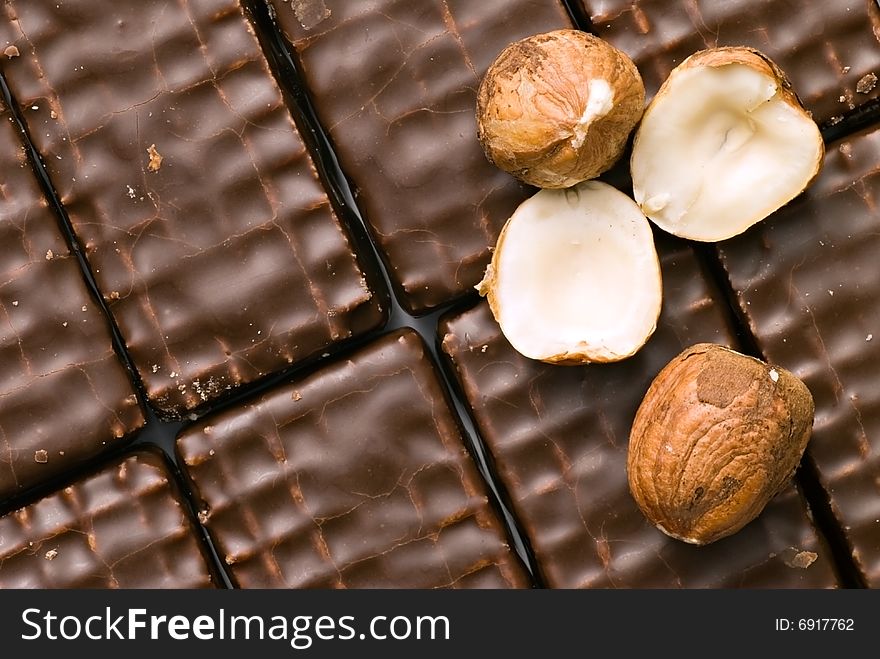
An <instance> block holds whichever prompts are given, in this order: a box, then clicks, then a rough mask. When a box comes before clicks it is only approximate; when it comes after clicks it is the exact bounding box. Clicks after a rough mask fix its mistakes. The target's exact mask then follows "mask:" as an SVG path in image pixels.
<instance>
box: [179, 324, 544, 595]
mask: <svg viewBox="0 0 880 659" xmlns="http://www.w3.org/2000/svg"><path fill="white" fill-rule="evenodd" d="M178 451H179V454H180V457H181V458H182V462H183V464H184V465H185V467H186V471H187V472H188V473H189V475H190V477H191V479H192V482H193V486H194V493H195V496H196V498H197V499H198V501H199V502H200V505H202V506H204V510H203V512H202V513H201V514H200V518H201V519H202V521H203V523H204V524H205V525H206V526H207V528H208V530H209V531H210V533H211V535H212V536H213V538H214V540H215V543H216V546H217V547H218V553H219V554H220V556H221V557H224V558H225V561H226V563H227V564H228V566H229V570H230V572H231V573H232V576H233V578H234V580H235V581H236V582H237V584H238V585H239V586H241V587H245V588H251V587H265V588H283V587H336V588H341V587H350V588H356V587H371V588H381V587H413V588H415V587H421V588H433V587H458V588H464V587H495V588H500V587H511V586H527V585H528V580H527V577H526V575H525V573H524V571H523V568H522V566H521V565H520V563H519V560H518V558H517V557H516V556H515V554H514V553H513V552H512V551H511V550H510V549H509V547H508V544H507V540H506V538H505V531H504V529H503V527H502V525H501V523H500V521H499V518H498V516H497V515H496V513H495V511H494V509H493V508H492V507H491V506H490V504H489V503H488V500H487V494H486V488H485V485H484V483H483V481H482V480H481V479H480V476H479V474H478V473H477V470H476V468H475V467H474V465H473V464H472V462H471V458H470V456H469V455H468V453H467V451H466V450H465V447H464V444H463V442H462V437H461V434H460V431H459V428H458V426H457V425H456V421H455V419H454V417H453V415H452V413H451V411H450V410H449V407H448V406H447V402H446V398H445V396H444V393H443V391H442V389H441V387H440V385H439V382H438V380H437V374H436V373H435V372H434V369H433V366H432V364H431V361H430V357H429V355H428V353H427V350H426V348H425V346H424V344H423V343H422V341H421V339H420V338H419V337H418V335H416V334H415V333H414V332H413V331H411V330H403V331H398V332H394V333H392V334H390V335H387V336H385V337H382V338H380V339H378V340H376V341H374V342H373V343H371V344H370V345H369V346H367V347H366V348H363V349H362V350H360V351H359V352H357V353H356V354H355V355H353V356H351V357H350V358H349V359H345V360H342V361H339V362H337V363H335V364H331V365H329V366H327V367H325V368H323V369H321V370H320V371H318V372H317V373H315V374H313V375H311V376H309V377H306V378H305V379H303V380H301V381H298V382H296V383H294V384H291V385H289V386H285V387H282V388H280V389H277V390H274V391H272V392H271V393H269V394H266V395H265V396H263V397H262V398H260V399H259V400H257V401H255V402H253V403H251V404H249V405H247V406H245V407H242V408H240V409H235V410H231V411H228V412H224V413H222V414H220V415H217V416H214V417H208V418H207V419H206V420H205V421H204V423H200V424H199V425H197V426H195V427H193V428H192V429H190V430H187V431H186V432H185V433H183V434H182V435H181V437H180V438H179V439H178Z"/></svg>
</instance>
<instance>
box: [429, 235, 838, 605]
mask: <svg viewBox="0 0 880 659" xmlns="http://www.w3.org/2000/svg"><path fill="white" fill-rule="evenodd" d="M659 252H660V257H661V266H662V270H663V275H664V278H665V280H664V296H665V297H664V308H663V313H662V315H661V319H660V325H659V327H658V329H657V332H656V333H655V335H654V336H653V338H651V340H650V341H649V343H648V344H647V345H646V346H645V347H644V348H642V350H641V351H640V352H638V353H637V354H636V356H635V357H633V358H631V359H628V360H625V361H623V362H619V363H616V364H595V365H589V366H584V367H560V366H553V365H547V364H542V363H540V362H536V361H531V360H528V359H526V358H525V357H522V356H521V355H519V353H517V352H515V351H514V350H513V348H511V347H510V345H509V344H508V343H507V341H506V340H505V339H504V338H503V335H502V334H501V331H500V329H499V327H498V325H497V324H496V322H495V320H494V319H493V318H492V315H491V313H490V311H489V308H488V305H486V303H481V304H479V305H478V306H476V307H474V308H472V309H470V310H468V311H464V312H463V313H457V314H452V315H448V316H447V317H445V319H444V320H443V321H442V322H441V325H440V336H441V339H442V347H443V350H444V352H445V353H446V354H447V355H448V357H449V359H450V361H451V363H452V367H453V369H454V372H455V374H456V376H457V377H458V379H459V380H460V382H461V386H462V389H463V391H464V394H465V397H466V399H467V401H468V402H469V403H470V406H471V408H472V410H473V414H474V417H475V420H476V423H477V426H478V429H479V431H480V432H481V434H482V436H483V438H484V440H485V441H486V443H487V445H488V447H489V449H490V452H491V454H492V456H493V457H494V460H495V464H496V467H497V472H498V475H499V477H500V480H501V481H502V482H503V483H504V485H505V486H506V488H507V491H508V493H509V494H510V497H511V500H512V505H513V509H514V514H515V515H516V517H517V518H518V519H519V520H520V522H521V524H522V526H523V528H524V529H525V531H526V533H527V535H528V537H529V540H530V541H531V545H532V548H533V549H534V551H535V556H536V558H537V561H538V566H539V569H540V570H541V573H542V575H543V576H544V579H545V580H546V582H547V583H548V585H550V586H553V587H600V588H626V587H640V588H649V587H664V588H671V587H686V588H710V587H713V588H716V587H740V586H742V587H778V588H785V587H832V586H834V585H835V579H834V576H833V573H832V570H831V556H830V554H829V552H828V550H827V549H826V548H825V547H824V546H823V545H821V544H820V543H819V541H818V539H817V536H816V533H815V531H814V529H813V527H812V525H811V523H810V521H809V519H808V517H807V511H806V509H805V505H804V502H803V500H802V498H801V497H800V495H799V494H798V492H797V490H795V489H794V487H790V488H788V490H786V491H785V493H784V494H782V495H780V496H778V497H776V498H775V499H774V500H773V501H772V502H771V503H770V505H769V506H768V507H767V508H766V509H765V510H764V512H763V514H762V515H761V516H760V517H759V518H758V519H757V520H756V521H754V522H752V523H751V524H749V525H748V526H746V527H745V528H744V529H743V530H742V531H740V532H739V533H737V534H735V535H733V536H731V537H729V538H726V539H723V540H720V541H718V542H716V543H713V544H711V545H707V546H705V547H695V546H692V545H687V544H685V543H682V542H679V541H677V540H673V539H671V538H668V537H667V536H665V535H664V534H663V533H661V532H660V531H659V530H657V529H656V528H654V527H653V526H652V525H651V524H650V523H649V522H647V521H646V520H645V518H644V516H643V515H642V513H641V512H640V511H639V509H638V508H637V506H636V504H635V502H634V501H633V499H632V497H631V495H630V493H629V488H628V486H627V478H626V452H627V445H628V438H629V432H630V427H631V425H632V420H633V417H634V416H635V412H636V409H637V408H638V406H639V404H640V402H641V400H642V397H643V396H644V393H645V391H647V389H648V385H649V384H650V382H651V380H652V379H653V378H654V376H655V375H656V374H657V373H658V372H659V371H660V369H661V368H662V367H663V366H664V365H666V363H667V362H668V361H669V360H671V359H672V358H673V357H675V356H676V355H677V354H678V353H679V352H681V350H682V348H684V347H685V346H688V345H691V344H694V343H698V342H703V341H708V342H712V343H721V344H726V345H731V344H732V343H733V341H734V339H733V337H732V335H731V331H730V328H729V326H728V324H727V322H726V320H725V318H724V317H723V316H722V315H721V313H720V311H719V309H720V308H721V305H722V302H721V300H719V299H718V297H717V294H716V292H715V290H714V289H713V288H712V287H711V286H710V285H709V284H707V282H706V280H705V279H704V277H703V275H702V273H701V272H700V268H699V266H698V264H697V262H696V261H695V258H694V254H693V253H692V252H691V250H690V248H689V247H686V246H681V245H680V244H679V246H673V245H672V244H665V243H664V244H663V245H662V246H659ZM801 552H813V553H815V554H816V556H815V557H814V556H812V554H810V553H807V554H803V553H801ZM798 555H800V558H796V557H797V556H798ZM811 558H815V561H814V562H812V564H809V566H808V567H806V568H800V567H794V565H797V564H798V562H799V561H801V560H804V559H806V561H805V562H807V563H809V559H811Z"/></svg>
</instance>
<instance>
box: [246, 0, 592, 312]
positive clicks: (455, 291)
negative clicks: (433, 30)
mask: <svg viewBox="0 0 880 659" xmlns="http://www.w3.org/2000/svg"><path fill="white" fill-rule="evenodd" d="M243 1H244V2H248V3H253V2H256V3H257V4H266V5H267V7H266V8H265V12H264V13H265V15H266V27H265V28H264V29H266V30H267V31H269V32H272V33H275V34H276V37H277V38H278V39H280V42H281V44H282V47H283V48H284V50H285V51H286V53H287V57H288V58H290V59H291V60H292V61H293V62H294V63H296V70H297V78H298V80H299V81H300V83H299V84H300V86H301V87H302V88H303V90H304V94H306V95H307V96H308V95H311V98H310V104H311V105H312V106H313V107H315V108H319V106H320V98H319V97H317V94H315V93H314V92H313V91H312V88H311V86H310V85H309V84H307V82H306V81H307V79H308V71H306V69H305V64H303V59H302V58H301V56H300V54H299V53H298V52H297V45H296V44H294V43H291V42H290V41H289V40H288V38H287V32H286V31H285V29H284V26H283V21H281V20H278V21H275V20H272V19H271V18H270V17H269V16H270V14H269V12H270V11H272V12H277V11H278V10H274V9H271V7H270V4H271V2H274V0H243ZM285 1H286V0H285ZM437 4H438V5H439V4H442V5H443V7H439V8H438V9H439V10H440V11H441V12H446V13H447V15H445V16H444V17H443V20H444V21H448V22H451V23H456V22H457V20H458V19H456V17H455V16H454V15H453V14H455V13H456V12H455V11H453V10H450V8H449V6H448V3H447V2H445V1H444V2H442V3H437ZM532 4H535V5H536V6H537V5H538V4H539V3H532ZM545 4H546V7H545V9H547V11H548V12H549V11H551V7H552V12H553V13H554V16H555V18H556V19H561V20H556V21H555V22H554V25H555V27H557V28H561V27H568V28H571V27H575V25H574V22H573V20H572V15H573V13H574V12H575V11H576V10H573V9H572V7H573V6H574V5H571V4H569V3H565V2H563V1H562V0H554V1H553V2H551V3H545ZM285 6H287V5H285ZM509 11H510V9H509V8H508V13H509ZM539 13H540V12H539ZM557 14H558V15H557ZM358 18H361V17H358ZM544 18H546V16H545V17H544ZM331 20H332V18H331ZM543 24H544V25H547V23H546V22H545V23H543ZM300 25H302V23H300ZM511 25H512V27H511V28H510V29H509V30H508V41H512V40H514V39H515V38H518V37H516V36H514V34H518V35H519V36H525V34H530V33H533V32H535V31H540V30H539V29H538V28H536V27H535V26H533V25H530V26H527V27H526V28H525V29H524V25H525V24H524V23H522V22H520V23H519V24H517V23H516V22H515V21H514V22H513V23H511ZM340 27H341V26H340ZM496 27H497V26H496ZM459 28H461V26H460V25H459ZM306 29H308V28H306ZM448 29H449V27H448V24H447V32H443V35H447V36H451V37H453V41H455V42H457V43H456V45H455V48H461V49H462V50H463V56H464V60H465V64H466V65H467V67H469V70H470V72H471V73H472V74H474V75H477V76H478V75H479V74H478V70H479V69H480V68H481V67H483V66H484V64H480V66H479V67H477V70H475V69H474V64H473V62H472V61H470V60H471V59H472V58H473V56H474V53H471V52H469V49H468V48H467V47H465V44H464V43H463V42H462V41H461V37H460V35H456V34H449V33H448ZM505 29H507V28H506V27H505ZM517 29H518V30H519V31H517ZM547 29H550V28H547ZM305 41H309V39H306V40H305ZM431 41H433V39H431V40H429V41H428V42H426V43H430V42H431ZM297 43H299V40H298V41H297ZM505 43H506V42H505ZM423 45H424V44H423ZM419 48H421V46H419ZM416 50H418V48H417V49H416ZM481 56H482V57H485V53H483V54H482V55H481ZM432 61H433V58H432ZM485 65H488V62H486V63H485ZM395 77H396V74H395V76H392V81H393V79H394V78H395ZM477 82H478V80H477ZM473 84H474V83H473V82H470V83H468V85H464V86H462V85H458V87H457V90H458V92H461V91H462V90H464V89H471V87H472V85H473ZM474 92H475V89H474ZM422 100H423V99H422ZM474 102H475V101H474ZM429 111H433V110H430V109H429ZM455 112H459V110H455ZM410 113H411V112H407V113H405V115H408V114H410ZM314 114H315V116H316V117H317V116H318V112H317V110H316V112H315V113H314ZM333 123H334V122H332V121H331V118H329V117H328V118H327V127H326V129H325V130H323V132H324V133H325V135H326V136H327V141H328V144H329V145H330V149H331V152H332V153H333V154H334V157H335V156H336V154H339V153H342V154H343V158H342V159H341V160H340V162H342V163H343V165H342V172H343V174H342V175H343V177H347V173H348V172H350V173H352V174H353V178H352V179H351V180H352V181H353V182H354V183H355V184H357V186H359V188H360V190H361V191H362V192H363V193H364V194H363V199H362V200H361V201H360V206H361V207H362V208H363V209H364V211H370V212H361V213H360V216H361V217H362V218H363V220H364V222H365V225H366V227H367V231H368V233H369V234H370V236H371V238H372V239H373V241H374V242H375V243H376V244H377V246H378V252H379V257H380V260H381V261H382V262H383V263H384V264H385V265H386V270H387V271H389V272H399V273H400V275H399V276H395V277H392V278H391V288H392V290H393V291H394V292H395V293H396V294H397V297H398V300H399V301H400V303H401V305H402V306H403V308H404V309H406V310H407V311H408V312H409V313H410V314H411V315H413V316H416V317H418V316H422V315H426V314H429V313H431V312H433V311H435V310H438V309H441V308H444V307H448V306H450V305H453V304H456V303H458V302H465V301H466V300H473V299H474V297H473V295H472V291H471V290H470V288H471V286H470V285H467V286H463V285H462V284H458V283H456V284H450V285H448V286H447V285H446V283H447V282H451V281H453V280H456V281H458V280H459V276H460V274H461V271H462V270H464V271H466V272H465V274H463V275H461V277H462V278H463V279H470V278H471V277H470V275H469V274H467V271H470V270H473V268H475V267H477V266H476V265H475V264H477V263H479V258H478V257H480V254H479V253H478V251H474V250H470V251H469V250H468V249H464V248H463V249H461V250H459V251H458V252H455V250H451V251H453V252H455V253H454V254H449V253H447V252H448V251H449V250H450V249H451V248H448V247H447V246H446V245H447V244H453V245H454V244H464V241H465V240H467V239H474V236H472V235H471V233H473V231H471V230H473V229H474V227H468V226H466V225H461V227H460V228H462V229H463V230H462V231H460V232H459V233H460V235H459V236H455V235H453V234H452V233H451V232H450V231H449V230H448V228H447V227H444V226H443V220H442V218H439V219H437V222H438V226H439V227H440V228H441V229H443V230H444V231H441V232H439V233H437V234H435V232H434V231H433V229H432V226H431V225H430V223H427V224H417V223H416V224H413V225H410V224H406V223H403V224H401V223H399V222H398V223H394V222H391V223H389V222H388V221H385V222H384V223H383V221H382V220H381V218H383V217H385V216H386V215H388V216H394V214H395V212H397V211H399V210H400V208H398V207H397V206H395V205H394V204H391V205H390V206H388V207H386V208H384V209H382V210H381V212H378V211H377V209H376V208H375V207H374V208H372V209H370V206H371V201H370V197H369V195H370V194H373V193H374V192H375V189H374V188H376V187H377V185H378V187H380V188H381V183H380V184H375V185H369V184H365V183H364V180H365V179H364V176H365V175H364V172H368V171H372V168H371V167H367V166H364V165H363V163H360V164H358V163H352V162H348V163H346V162H345V157H350V156H346V154H345V145H346V144H347V143H348V142H349V140H338V141H337V140H336V138H334V137H333V136H331V131H332V130H333V125H332V124H333ZM337 123H338V122H337ZM318 124H319V125H321V126H324V123H323V122H320V121H318ZM475 130H476V129H475V128H474V131H475ZM474 144H476V142H475V143H474ZM477 151H480V150H479V148H477ZM471 155H472V154H467V157H468V158H469V157H470V156H471ZM426 159H428V160H430V158H429V157H428V156H426ZM466 159H467V158H466ZM479 161H480V163H482V165H488V162H487V161H486V160H485V158H484V156H483V154H482V153H481V152H480V158H479ZM471 164H473V163H471ZM490 171H492V172H493V173H494V174H495V175H496V176H497V175H502V174H503V175H504V177H505V183H503V184H499V183H498V181H497V180H496V181H495V182H494V183H493V184H492V185H491V186H490V185H488V184H487V185H486V186H485V187H486V188H487V189H486V190H485V191H484V192H485V197H484V198H483V199H482V200H481V201H479V202H478V203H477V202H476V201H474V203H473V204H472V205H474V206H476V207H482V206H483V205H488V206H490V207H491V205H492V204H494V205H495V207H496V208H495V211H497V212H495V211H492V209H491V208H490V211H487V212H484V213H483V215H484V217H483V218H482V221H481V226H480V230H481V231H483V232H484V233H487V234H497V231H499V230H500V224H498V226H497V227H494V228H493V227H492V225H493V224H495V223H498V221H499V219H500V217H501V215H504V219H506V217H507V216H509V214H510V213H511V212H512V211H513V209H514V208H515V206H516V204H518V203H519V202H520V201H522V200H523V199H524V198H525V197H526V196H528V195H530V194H531V193H533V192H534V189H533V188H530V187H529V186H526V185H525V184H523V183H521V182H519V181H517V180H515V179H513V178H512V177H509V176H508V175H506V174H504V173H503V172H501V171H500V170H497V168H494V167H491V168H490ZM354 176H357V177H354ZM480 176H481V177H485V176H486V175H485V172H483V173H481V174H480ZM514 186H518V187H517V189H518V192H517V193H514V192H513V187H514ZM380 192H381V189H380ZM378 197H379V195H377V198H378ZM514 197H517V200H516V203H513V199H514ZM372 205H373V206H375V204H374V203H373V204H372ZM508 206H509V208H508ZM501 207H504V208H506V211H504V212H501V211H498V209H499V208H501ZM407 211H408V212H409V214H410V215H414V216H419V212H418V209H411V208H409V209H407ZM425 212H426V213H430V211H425ZM499 213H500V215H499ZM435 215H440V214H435ZM371 218H375V221H373V219H371ZM404 233H405V234H407V235H419V236H421V235H430V236H431V237H432V238H434V237H436V235H440V236H442V237H443V238H444V239H445V240H427V239H426V242H434V243H435V244H436V246H437V248H438V250H440V248H441V247H443V250H446V251H443V250H441V251H442V254H441V253H439V252H438V254H437V255H436V258H437V259H440V260H441V261H443V260H444V259H445V260H447V261H452V262H455V263H456V264H457V266H456V270H455V274H454V275H452V274H451V273H450V272H448V271H447V272H446V273H445V274H444V273H442V272H439V273H435V272H433V271H432V272H431V273H428V274H429V275H430V278H429V279H423V280H420V281H415V280H414V278H413V276H412V275H413V274H414V273H415V272H416V271H415V270H413V268H412V264H411V263H410V264H407V263H401V262H400V261H401V256H400V249H399V244H398V242H397V241H398V240H399V238H396V237H395V236H397V235H398V234H404ZM462 236H463V237H462ZM383 240H386V242H384V243H383ZM492 242H494V239H493V241H492ZM430 258H434V255H432V256H431V257H430ZM430 258H429V259H428V260H430ZM395 261H398V263H396V265H397V266H398V267H395ZM486 262H488V257H486ZM484 267H485V266H482V267H480V268H479V270H480V276H482V270H483V268H484ZM441 269H442V268H441ZM419 274H425V273H424V272H419ZM435 274H439V275H440V276H433V275H435ZM478 280H479V277H477V278H476V279H474V280H473V281H472V282H471V283H472V284H476V283H477V281H478ZM422 285H424V288H425V291H427V290H428V288H429V287H430V288H431V289H432V290H431V292H430V293H427V292H424V293H423V292H422V291H421V286H422ZM407 286H412V288H413V291H412V292H410V294H407V293H406V287H407ZM462 286H463V287H462ZM435 289H436V290H435Z"/></svg>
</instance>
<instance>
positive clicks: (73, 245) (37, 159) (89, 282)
mask: <svg viewBox="0 0 880 659" xmlns="http://www.w3.org/2000/svg"><path fill="white" fill-rule="evenodd" d="M0 92H2V94H3V101H4V103H5V104H6V106H7V108H8V110H9V113H10V115H11V116H12V117H13V118H14V119H15V126H16V128H17V129H18V131H19V133H20V134H21V136H22V144H23V145H24V147H25V150H26V151H27V155H28V162H29V163H30V166H31V169H33V170H34V175H35V176H36V178H37V180H38V181H39V184H40V188H41V190H42V192H43V195H44V196H45V197H46V199H47V200H48V202H49V204H50V206H51V207H52V211H53V215H54V216H55V219H56V220H57V222H58V227H59V229H60V230H61V233H62V234H63V235H64V240H65V242H67V246H68V247H69V248H70V252H71V254H73V255H74V256H75V257H76V262H77V263H78V264H79V269H80V272H81V273H82V276H83V279H84V280H85V284H86V288H88V291H89V295H91V296H92V301H93V302H95V303H96V304H97V305H98V307H99V308H100V309H101V313H103V314H104V319H105V321H106V322H107V325H108V326H109V328H110V336H111V339H112V343H113V350H114V352H115V353H116V355H117V356H118V357H119V359H120V361H122V363H123V365H124V366H125V370H126V371H128V376H129V379H130V380H131V382H132V385H133V386H134V390H135V393H136V394H137V399H138V405H139V406H140V408H141V411H142V412H143V413H144V414H145V415H146V413H147V410H148V409H149V405H148V404H147V396H146V391H145V389H144V383H143V381H142V380H141V377H140V375H139V374H138V371H137V369H136V368H135V366H134V362H133V361H132V359H131V355H129V354H128V349H127V348H126V347H125V341H124V340H123V339H122V334H121V333H120V332H119V326H118V325H117V324H116V319H115V318H114V317H113V314H112V313H110V309H109V307H108V306H107V303H106V301H105V300H104V296H103V295H101V292H100V291H99V289H98V284H97V283H96V282H95V275H94V274H93V273H92V269H91V266H90V265H89V262H88V261H87V260H86V257H85V252H84V251H83V248H82V245H81V244H80V242H79V238H78V237H77V235H76V233H75V232H74V230H73V225H72V224H71V222H70V217H69V216H68V215H67V210H66V209H65V208H64V205H63V204H62V203H61V200H60V199H59V197H58V193H57V192H56V190H55V186H54V185H52V182H51V179H50V178H49V174H48V172H47V171H46V167H45V165H44V163H43V158H42V156H41V155H40V154H39V153H38V152H37V149H36V147H35V146H34V143H33V140H31V135H30V131H29V130H28V127H27V124H26V123H25V121H24V117H23V116H22V114H21V107H20V106H19V104H18V102H17V101H16V99H15V96H14V95H13V93H12V90H11V89H10V88H9V85H8V84H7V82H6V77H5V76H4V75H3V73H2V71H0Z"/></svg>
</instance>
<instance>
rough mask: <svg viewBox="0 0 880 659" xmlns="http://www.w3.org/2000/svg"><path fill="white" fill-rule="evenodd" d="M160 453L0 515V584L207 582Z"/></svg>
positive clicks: (141, 454) (144, 454) (121, 463)
mask: <svg viewBox="0 0 880 659" xmlns="http://www.w3.org/2000/svg"><path fill="white" fill-rule="evenodd" d="M185 507H186V505H185V503H184V502H183V501H182V500H181V499H180V496H179V494H178V492H177V488H176V486H175V485H174V484H173V480H172V477H171V475H170V474H169V473H168V470H167V468H166V467H165V464H164V462H163V459H162V458H161V457H159V456H158V454H154V453H153V452H152V451H143V450H141V451H138V452H137V453H134V454H132V455H129V456H128V457H126V458H124V459H121V460H118V461H115V462H114V463H113V464H111V465H109V466H107V467H104V468H103V469H101V470H100V471H99V472H98V473H96V474H93V475H91V476H89V477H87V478H86V479H84V480H80V481H78V482H77V483H75V484H73V485H70V486H68V487H65V488H64V489H63V490H61V491H59V492H56V493H55V494H52V495H50V496H47V497H45V498H44V499H41V500H40V501H37V502H36V503H33V504H31V505H29V506H27V507H25V508H22V509H20V510H17V511H15V512H13V513H10V514H8V515H6V516H5V517H0V588H207V587H211V586H212V585H213V584H214V579H213V577H212V575H211V572H210V569H209V567H208V563H207V562H206V558H205V555H204V554H203V553H202V549H201V544H200V541H199V540H197V537H196V534H197V533H198V530H197V528H196V527H195V525H194V524H192V523H191V522H190V520H189V518H188V517H187V515H186V513H185V512H184V510H185Z"/></svg>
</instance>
